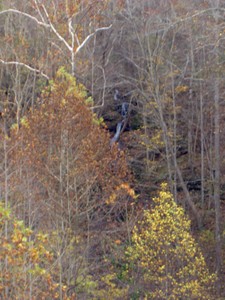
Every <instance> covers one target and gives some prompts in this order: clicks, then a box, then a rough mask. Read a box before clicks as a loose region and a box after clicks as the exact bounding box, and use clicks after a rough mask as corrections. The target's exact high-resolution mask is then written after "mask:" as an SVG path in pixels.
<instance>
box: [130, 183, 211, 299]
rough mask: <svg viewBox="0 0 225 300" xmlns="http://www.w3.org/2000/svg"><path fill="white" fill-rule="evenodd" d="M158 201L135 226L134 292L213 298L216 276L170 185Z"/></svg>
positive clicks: (164, 296)
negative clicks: (207, 262)
mask: <svg viewBox="0 0 225 300" xmlns="http://www.w3.org/2000/svg"><path fill="white" fill-rule="evenodd" d="M154 203H155V206H154V208H153V209H152V210H145V211H144V215H143V218H142V220H141V221H139V223H138V225H137V226H135V228H134V231H133V235H132V245H131V246H130V247H129V248H128V250H127V253H126V254H127V255H128V257H129V261H130V262H131V265H132V266H133V267H132V272H133V275H132V278H133V281H132V284H131V285H130V287H131V288H130V293H131V294H133V295H134V294H135V295H136V297H144V298H145V299H167V300H168V299H212V294H211V293H212V288H213V283H214V280H215V276H214V275H212V274H210V273H209V271H208V269H207V266H206V263H205V260H204V257H203V255H202V253H201V251H200V249H199V247H198V245H197V243H196V242H195V240H194V238H193V237H192V235H191V233H190V221H189V220H188V218H187V217H186V216H185V212H184V210H183V208H181V207H180V206H179V205H177V204H176V203H175V201H174V199H173V196H172V194H171V193H170V192H168V191H167V186H166V184H163V185H162V190H161V191H160V192H159V196H158V197H156V198H154ZM135 286H136V287H137V288H135Z"/></svg>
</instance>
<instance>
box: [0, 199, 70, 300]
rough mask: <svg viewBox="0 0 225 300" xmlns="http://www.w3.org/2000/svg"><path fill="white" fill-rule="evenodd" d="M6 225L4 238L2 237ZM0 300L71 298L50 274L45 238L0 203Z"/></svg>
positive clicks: (44, 235) (48, 253)
mask: <svg viewBox="0 0 225 300" xmlns="http://www.w3.org/2000/svg"><path fill="white" fill-rule="evenodd" d="M6 226H7V237H5V235H4V231H5V227H6ZM0 231H1V234H0V261H1V264H0V298H1V299H9V300H10V299H15V300H16V299H18V300H19V299H24V300H26V299H27V300H28V299H34V300H35V299H70V300H72V299H75V295H72V296H70V297H67V295H66V290H67V286H66V285H64V286H63V289H62V291H61V296H62V297H61V298H59V295H60V292H59V284H58V282H55V280H54V275H53V274H52V272H51V268H50V266H51V264H52V261H53V254H52V253H51V252H50V251H49V250H48V235H47V234H45V233H41V232H39V233H37V234H34V232H33V231H32V230H31V229H30V228H29V227H25V225H24V223H23V221H21V220H18V219H17V218H15V216H13V214H12V213H11V211H10V209H6V208H4V206H3V202H1V203H0Z"/></svg>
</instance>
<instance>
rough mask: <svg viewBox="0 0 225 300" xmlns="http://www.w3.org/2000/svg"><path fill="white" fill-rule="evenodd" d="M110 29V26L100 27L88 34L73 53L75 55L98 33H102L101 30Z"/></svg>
mask: <svg viewBox="0 0 225 300" xmlns="http://www.w3.org/2000/svg"><path fill="white" fill-rule="evenodd" d="M111 27H112V24H111V25H110V26H108V27H101V28H98V29H96V30H95V31H94V32H92V33H91V34H89V35H88V36H87V37H86V38H85V39H84V40H83V42H82V43H81V44H80V45H79V46H78V47H77V49H76V51H75V53H76V54H77V53H78V52H79V51H80V50H81V49H82V48H83V47H84V46H85V44H86V43H87V42H88V41H89V40H90V39H91V38H92V37H93V36H94V35H95V34H96V33H97V32H99V31H103V30H108V29H110V28H111Z"/></svg>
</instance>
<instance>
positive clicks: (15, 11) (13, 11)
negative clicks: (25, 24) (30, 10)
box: [0, 8, 50, 28]
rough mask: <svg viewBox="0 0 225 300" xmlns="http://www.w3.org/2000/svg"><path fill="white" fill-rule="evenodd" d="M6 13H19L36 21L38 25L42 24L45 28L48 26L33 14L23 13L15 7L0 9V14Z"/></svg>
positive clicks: (48, 26)
mask: <svg viewBox="0 0 225 300" xmlns="http://www.w3.org/2000/svg"><path fill="white" fill-rule="evenodd" d="M7 13H13V14H19V15H22V16H25V17H27V18H29V19H31V20H33V21H34V22H36V23H37V24H38V25H41V26H44V27H46V28H50V25H49V24H47V23H44V22H41V21H39V20H38V19H37V18H35V17H34V16H31V15H30V14H27V13H25V12H23V11H20V10H17V9H12V8H10V9H6V10H2V11H1V12H0V15H3V14H7Z"/></svg>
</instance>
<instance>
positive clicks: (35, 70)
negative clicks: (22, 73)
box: [0, 59, 49, 80]
mask: <svg viewBox="0 0 225 300" xmlns="http://www.w3.org/2000/svg"><path fill="white" fill-rule="evenodd" d="M0 63H2V64H4V65H17V66H22V67H25V68H27V69H28V70H30V71H32V72H35V73H37V74H40V75H41V76H43V77H44V78H46V79H47V80H49V77H48V75H46V74H45V73H43V72H42V71H40V70H38V69H35V68H32V67H30V66H29V65H27V64H25V63H22V62H18V61H4V60H2V59H0Z"/></svg>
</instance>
